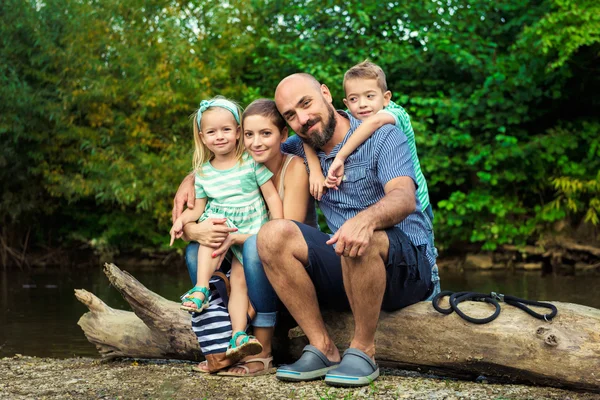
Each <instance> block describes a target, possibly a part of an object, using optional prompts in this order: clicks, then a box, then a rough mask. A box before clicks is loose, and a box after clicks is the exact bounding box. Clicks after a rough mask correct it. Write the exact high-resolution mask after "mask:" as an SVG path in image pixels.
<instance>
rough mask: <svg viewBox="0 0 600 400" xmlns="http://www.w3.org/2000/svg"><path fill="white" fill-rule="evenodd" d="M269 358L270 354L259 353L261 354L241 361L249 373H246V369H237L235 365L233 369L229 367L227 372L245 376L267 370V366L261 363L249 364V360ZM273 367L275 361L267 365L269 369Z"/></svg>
mask: <svg viewBox="0 0 600 400" xmlns="http://www.w3.org/2000/svg"><path fill="white" fill-rule="evenodd" d="M268 357H271V353H270V352H262V353H259V354H256V355H253V356H248V357H246V358H244V359H243V360H242V361H241V362H242V363H243V364H244V365H245V366H246V367H247V368H248V371H246V370H245V369H244V368H241V367H236V366H235V365H234V366H232V367H229V369H228V370H227V372H232V373H235V374H242V375H243V374H253V373H255V372H259V371H263V370H264V369H265V366H264V364H263V363H262V362H261V361H253V362H248V360H254V359H257V358H268ZM272 367H273V361H271V362H269V364H268V365H267V368H272Z"/></svg>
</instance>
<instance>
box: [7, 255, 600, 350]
mask: <svg viewBox="0 0 600 400" xmlns="http://www.w3.org/2000/svg"><path fill="white" fill-rule="evenodd" d="M119 267H120V268H122V269H124V270H127V271H129V272H130V273H131V274H132V275H133V276H135V277H136V278H137V279H138V280H139V281H140V282H142V283H143V284H144V285H145V286H147V287H148V288H150V289H151V290H153V291H154V292H156V293H158V294H160V295H162V296H164V297H165V298H168V299H171V300H177V299H178V297H179V295H181V294H182V293H184V292H186V291H187V290H188V289H189V288H190V284H189V276H188V275H187V271H186V270H185V268H184V266H183V265H181V266H180V267H179V266H178V267H176V268H174V267H171V268H163V269H158V268H152V269H148V268H146V269H140V268H128V267H127V266H126V265H120V266H119ZM440 275H441V279H442V289H443V290H453V291H459V290H470V291H478V292H491V291H495V292H501V293H505V294H510V295H513V296H517V297H521V298H526V299H531V300H553V301H565V302H571V303H578V304H583V305H587V306H591V307H595V308H600V290H598V288H600V275H598V274H594V275H581V276H555V275H547V276H542V275H541V273H540V272H538V271H504V270H503V271H460V270H459V269H444V270H442V271H440ZM0 278H1V280H0V357H5V356H12V355H14V354H16V353H19V354H23V355H29V356H38V357H58V358H66V357H76V356H86V357H98V353H97V352H96V349H95V347H94V346H93V345H92V344H90V343H89V342H88V341H87V339H86V338H85V336H84V334H83V331H82V330H81V328H79V326H78V325H77V321H78V319H79V318H80V317H81V315H82V314H84V313H85V312H86V311H87V308H86V307H85V306H84V305H82V304H81V303H79V302H78V301H77V299H76V298H75V296H74V294H73V290H74V289H81V288H83V289H86V290H88V291H90V292H92V293H94V294H96V295H97V296H98V297H100V298H101V299H102V300H103V301H104V302H105V303H107V304H108V305H109V306H111V307H113V308H117V309H124V310H129V306H128V304H127V303H126V302H125V301H124V300H123V298H122V297H121V296H120V294H119V292H117V290H116V289H114V288H113V287H112V286H111V285H110V284H109V282H108V279H107V278H106V277H105V276H104V274H103V272H102V268H101V267H98V268H93V269H85V270H79V269H62V270H61V269H45V270H32V271H20V270H10V271H0ZM559 312H560V310H559Z"/></svg>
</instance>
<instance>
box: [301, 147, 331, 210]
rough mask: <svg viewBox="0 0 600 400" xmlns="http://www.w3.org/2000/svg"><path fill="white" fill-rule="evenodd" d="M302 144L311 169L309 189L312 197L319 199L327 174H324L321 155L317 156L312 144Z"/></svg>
mask: <svg viewBox="0 0 600 400" xmlns="http://www.w3.org/2000/svg"><path fill="white" fill-rule="evenodd" d="M302 146H304V154H306V161H307V162H308V168H309V170H310V171H309V177H308V183H309V185H308V189H309V191H310V194H311V196H312V197H314V198H315V199H317V200H321V196H322V195H323V184H324V182H325V176H323V172H322V171H321V163H320V162H319V157H317V152H316V151H315V149H313V148H312V147H310V145H308V144H306V143H303V144H302Z"/></svg>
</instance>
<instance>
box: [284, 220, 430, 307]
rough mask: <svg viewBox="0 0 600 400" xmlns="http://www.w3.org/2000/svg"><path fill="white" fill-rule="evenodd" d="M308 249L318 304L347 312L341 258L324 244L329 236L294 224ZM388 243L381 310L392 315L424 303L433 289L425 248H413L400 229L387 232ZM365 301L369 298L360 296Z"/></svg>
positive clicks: (310, 269) (311, 276) (347, 304)
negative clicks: (392, 312)
mask: <svg viewBox="0 0 600 400" xmlns="http://www.w3.org/2000/svg"><path fill="white" fill-rule="evenodd" d="M294 222H295V223H296V225H298V227H299V228H300V231H301V232H302V236H304V240H305V241H306V244H307V245H308V266H307V267H306V271H307V272H308V275H309V276H310V278H311V280H312V281H313V284H314V285H315V290H316V292H317V297H318V299H319V304H320V305H321V306H322V307H325V308H333V309H339V310H347V309H350V305H349V303H348V298H347V296H346V292H345V291H344V281H343V278H342V264H341V257H340V256H338V255H337V254H335V250H334V248H333V246H330V245H328V244H326V243H325V242H327V241H328V240H329V235H327V234H325V233H323V232H320V231H319V230H317V229H315V228H313V227H310V226H308V225H304V224H301V223H299V222H296V221H294ZM385 233H386V234H387V236H388V240H389V243H390V247H389V252H388V261H387V264H386V266H385V270H386V285H385V294H384V296H383V304H382V306H381V308H382V309H383V310H385V311H395V310H398V309H400V308H403V307H406V306H409V305H411V304H414V303H416V302H419V301H421V300H425V299H426V298H427V297H428V296H429V293H430V292H431V290H433V285H432V283H431V266H430V265H429V262H428V261H427V257H426V256H425V252H426V250H427V245H421V246H415V245H413V244H412V242H411V241H410V239H409V238H408V236H406V234H405V233H404V232H402V230H401V229H400V228H397V227H393V228H390V229H386V230H385ZM360 299H363V300H364V301H369V299H368V294H367V293H362V294H361V297H360V298H359V301H360Z"/></svg>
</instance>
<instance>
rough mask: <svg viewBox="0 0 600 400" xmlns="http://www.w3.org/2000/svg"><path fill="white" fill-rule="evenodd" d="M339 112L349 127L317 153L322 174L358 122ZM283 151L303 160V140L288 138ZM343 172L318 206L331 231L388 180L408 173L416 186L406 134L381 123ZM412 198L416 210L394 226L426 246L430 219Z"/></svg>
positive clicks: (379, 193)
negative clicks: (330, 146) (332, 144)
mask: <svg viewBox="0 0 600 400" xmlns="http://www.w3.org/2000/svg"><path fill="white" fill-rule="evenodd" d="M338 113H340V115H342V116H343V117H345V118H347V119H349V120H350V130H349V131H348V133H347V134H346V136H345V137H344V140H343V141H342V143H339V144H338V145H337V146H335V147H334V148H333V150H332V151H331V153H329V154H325V153H324V152H323V151H318V152H317V155H318V156H319V160H320V162H321V169H322V170H323V174H324V175H327V172H328V171H329V168H330V167H331V163H332V162H333V159H334V158H335V156H336V154H337V153H338V151H339V150H340V149H341V148H342V146H343V145H344V143H346V141H347V140H348V138H350V136H351V135H352V133H353V132H354V131H355V130H356V128H358V126H359V125H360V123H361V121H360V120H358V119H356V118H354V117H353V116H352V115H350V114H347V113H345V112H343V111H338ZM282 150H283V151H284V152H286V153H291V154H295V155H298V156H300V157H304V160H305V161H306V156H305V154H304V148H303V147H302V140H301V139H300V138H299V137H298V136H293V137H291V138H289V139H288V140H287V141H286V142H285V143H284V144H283V145H282ZM344 175H345V177H344V181H343V183H342V184H341V185H340V188H339V189H340V190H329V191H327V193H326V194H325V195H323V197H322V198H321V201H320V202H319V207H320V208H321V210H322V211H323V214H324V215H325V219H326V221H327V225H328V226H329V229H331V231H332V232H336V231H337V230H338V229H339V228H340V227H341V226H342V224H343V223H344V222H346V220H348V219H350V218H352V217H354V216H355V215H356V214H358V213H359V212H361V211H363V210H364V209H366V208H368V207H370V206H372V205H373V204H375V203H377V202H378V201H379V200H381V199H382V198H383V197H384V196H385V191H384V187H385V185H386V184H387V183H388V182H389V181H390V180H392V179H394V178H397V177H400V176H409V177H410V178H412V180H413V182H414V183H415V189H416V188H417V182H416V179H415V173H414V169H413V164H412V161H411V158H410V150H409V147H408V143H407V138H406V135H404V133H403V132H402V131H401V130H400V129H398V127H396V126H394V125H384V126H382V127H381V128H379V129H378V130H377V131H375V133H374V134H373V135H372V136H371V137H370V138H369V139H368V140H366V141H365V142H364V143H363V144H362V145H361V146H359V147H358V148H357V149H356V151H354V152H353V153H352V154H351V155H350V156H349V157H348V158H347V159H346V163H345V165H344ZM415 193H416V192H415ZM415 200H416V204H417V207H416V210H415V211H414V212H413V213H411V214H410V215H409V216H408V217H406V218H405V219H404V220H402V221H401V222H399V223H398V224H396V226H397V227H399V228H400V229H401V230H402V231H403V232H404V233H405V234H406V235H407V236H408V237H409V238H410V240H411V241H412V242H413V244H414V245H416V246H419V245H423V244H427V245H429V244H430V241H429V239H428V237H427V236H428V233H427V232H428V231H429V230H431V229H432V227H431V222H430V221H429V218H427V217H426V216H425V215H424V214H423V210H422V209H421V203H420V202H419V199H418V198H417V197H416V194H415ZM429 247H431V246H428V248H427V258H428V261H429V262H430V265H432V266H433V265H434V264H435V255H434V252H433V249H431V248H429Z"/></svg>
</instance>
